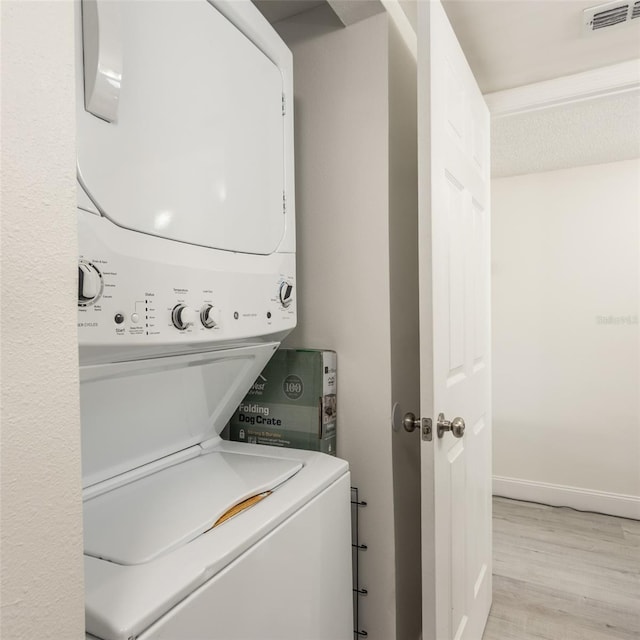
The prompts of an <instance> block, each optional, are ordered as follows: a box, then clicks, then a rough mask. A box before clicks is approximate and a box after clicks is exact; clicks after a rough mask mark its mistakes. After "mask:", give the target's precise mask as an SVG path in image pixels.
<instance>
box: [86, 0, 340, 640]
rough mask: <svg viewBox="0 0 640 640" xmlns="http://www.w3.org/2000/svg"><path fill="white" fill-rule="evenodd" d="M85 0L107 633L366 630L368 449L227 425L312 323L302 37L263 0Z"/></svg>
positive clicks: (89, 402) (98, 515)
mask: <svg viewBox="0 0 640 640" xmlns="http://www.w3.org/2000/svg"><path fill="white" fill-rule="evenodd" d="M76 6H77V16H76V18H77V20H76V45H77V46H76V49H77V73H78V76H77V86H78V98H77V103H78V104H77V133H78V229H79V247H80V261H79V266H78V278H79V284H78V334H79V346H80V349H79V352H80V380H81V386H80V396H81V418H82V462H83V487H84V494H83V497H84V538H85V599H86V604H85V610H86V631H87V637H88V638H99V639H101V640H131V639H133V638H140V639H141V640H151V639H153V640H160V639H163V640H164V639H166V640H170V639H171V640H270V639H273V640H287V639H291V640H293V639H294V638H296V639H305V640H312V639H317V640H343V639H344V640H347V639H350V638H351V637H352V634H353V624H352V585H351V536H350V491H349V484H350V482H349V470H348V465H347V463H346V462H344V461H342V460H339V459H336V458H333V457H330V456H326V455H324V454H320V453H315V452H308V451H298V450H293V449H281V448H276V447H265V446H259V445H248V444H241V443H232V442H224V441H222V440H221V438H220V435H219V434H220V432H221V431H222V429H223V427H224V426H225V424H226V423H227V421H228V419H229V418H230V416H231V415H232V413H233V412H234V410H235V408H236V407H237V405H238V404H239V402H240V401H241V400H242V398H243V397H244V395H245V393H246V392H247V391H248V389H249V388H250V386H251V384H252V383H253V382H254V380H255V379H256V377H257V376H258V374H259V373H260V371H261V370H262V368H263V367H264V365H265V364H266V362H267V361H268V360H269V358H270V357H271V355H272V354H273V352H274V351H275V349H276V348H277V347H278V345H279V343H280V342H281V340H282V339H283V338H284V337H285V336H286V335H287V333H288V332H289V331H291V329H292V328H293V327H294V326H295V323H296V305H295V290H296V289H295V284H296V282H295V224H294V222H295V215H294V206H293V203H294V190H293V119H292V107H293V90H292V60H291V54H290V52H289V51H288V49H287V48H286V46H285V45H284V44H283V43H282V41H281V40H280V39H279V37H278V36H277V34H276V33H275V32H274V31H273V29H272V28H271V26H270V25H269V24H268V23H267V22H266V20H265V19H264V18H263V17H262V16H261V14H260V13H259V12H258V11H257V9H256V8H255V7H254V6H253V5H252V4H251V3H250V2H245V1H244V0H231V1H222V0H220V1H218V0H209V1H207V0H168V1H147V2H140V1H136V0H124V1H113V0H82V2H81V3H77V5H76Z"/></svg>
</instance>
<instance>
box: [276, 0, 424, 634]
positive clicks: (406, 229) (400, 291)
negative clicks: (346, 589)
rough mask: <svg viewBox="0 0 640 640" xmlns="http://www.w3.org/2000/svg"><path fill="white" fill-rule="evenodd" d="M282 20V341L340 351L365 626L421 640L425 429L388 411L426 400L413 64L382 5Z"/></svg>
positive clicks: (344, 450)
mask: <svg viewBox="0 0 640 640" xmlns="http://www.w3.org/2000/svg"><path fill="white" fill-rule="evenodd" d="M276 28H277V29H278V31H279V33H280V34H281V36H282V37H283V38H284V40H285V42H287V44H288V45H289V47H290V48H291V50H292V52H293V60H294V91H295V119H296V172H297V174H296V205H297V239H298V291H299V293H298V296H299V298H298V303H299V304H298V311H299V315H298V328H297V329H296V331H295V332H294V333H293V334H292V335H291V336H290V338H289V339H288V340H287V343H286V346H294V347H317V348H330V349H335V350H336V351H337V353H338V455H339V456H341V457H343V458H345V459H347V460H348V461H349V463H350V467H351V472H352V484H353V485H354V486H357V487H358V488H359V489H360V491H361V496H362V498H363V499H364V500H366V501H367V503H368V506H367V507H366V508H364V509H362V510H361V511H360V531H361V541H362V542H363V543H365V544H366V545H367V546H368V550H367V551H366V552H363V553H362V554H361V565H360V566H361V572H360V583H361V585H362V586H363V587H365V588H367V589H368V591H369V595H367V596H366V597H364V598H361V600H360V605H361V622H360V628H362V629H365V630H366V631H367V632H368V634H369V638H371V640H393V639H394V638H396V637H397V638H402V640H417V638H418V637H419V635H420V620H421V615H420V614H421V610H420V555H419V545H420V529H419V526H420V523H419V513H420V511H419V509H420V494H419V449H418V448H419V437H418V434H412V435H413V437H411V435H410V434H407V433H404V432H403V433H396V434H393V433H392V430H391V420H390V414H391V405H392V403H393V401H394V400H399V401H401V402H403V404H404V405H405V406H406V410H407V411H408V410H411V408H413V409H414V410H417V406H418V397H417V395H418V392H417V382H416V381H417V379H418V362H417V353H418V350H417V341H418V336H417V333H418V327H417V311H416V309H415V304H416V300H417V296H415V295H414V294H415V291H414V289H417V283H416V278H417V271H416V270H415V268H413V271H412V272H411V273H410V274H409V276H408V277H404V274H406V272H407V271H408V270H411V269H412V266H413V267H415V263H416V260H417V234H416V233H415V227H416V225H417V202H416V199H417V187H416V183H417V178H416V167H415V165H416V162H417V153H416V152H415V118H416V116H415V108H416V107H415V66H411V65H410V59H409V58H408V57H407V52H406V50H405V49H403V45H402V43H401V42H400V41H399V36H398V35H397V33H395V31H393V30H391V31H390V29H391V25H390V21H389V18H388V16H387V14H386V13H382V14H378V15H376V16H373V17H371V18H367V19H365V20H363V21H362V22H358V23H356V24H353V25H351V26H349V27H347V28H343V27H342V26H341V25H340V24H339V23H338V22H337V20H336V18H335V16H333V15H332V12H331V11H330V10H329V8H328V7H321V8H319V9H316V10H314V11H311V12H307V13H304V14H301V15H299V16H294V17H292V18H290V19H289V20H287V21H284V22H280V23H278V24H277V25H276ZM407 65H408V66H407ZM412 84H413V87H412ZM412 110H413V113H412ZM412 117H413V122H412V121H411V118H412ZM412 128H413V129H412ZM412 130H413V132H414V135H413V140H411V139H410V138H411V132H412ZM407 137H409V142H408V144H406V143H407ZM403 145H405V153H406V155H407V157H406V158H401V160H402V162H400V163H396V162H395V161H394V159H395V160H397V159H398V158H399V156H401V155H402V154H401V151H400V148H401V147H402V146H403ZM412 147H413V149H414V152H413V155H412V156H411V148H412ZM393 225H396V226H395V227H393ZM392 227H393V229H392ZM392 282H393V284H394V286H393V288H392ZM407 300H408V302H407ZM396 306H397V309H396ZM394 309H395V310H396V311H397V312H396V313H394V312H393V310H394ZM412 313H414V314H415V316H416V317H412ZM411 346H413V351H411ZM407 352H408V356H407V358H406V360H404V362H403V356H405V355H406V354H407ZM396 374H397V375H396ZM394 394H395V395H394ZM396 396H397V397H396ZM408 405H411V406H408ZM396 536H400V538H399V539H396Z"/></svg>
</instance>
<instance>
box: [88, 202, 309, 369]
mask: <svg viewBox="0 0 640 640" xmlns="http://www.w3.org/2000/svg"><path fill="white" fill-rule="evenodd" d="M79 218H80V221H79V230H80V246H81V248H82V253H81V255H80V259H79V262H78V333H79V342H80V355H81V361H83V362H84V363H88V362H96V363H98V362H104V361H113V359H114V354H117V355H116V358H119V359H132V358H135V357H139V356H142V355H156V354H160V353H176V352H179V351H185V350H193V349H194V348H196V349H202V348H203V346H204V345H203V343H217V342H219V343H239V342H243V341H246V339H249V338H254V339H260V338H261V337H263V336H264V337H269V339H273V336H274V335H276V337H277V336H280V338H281V337H283V336H284V335H285V334H286V333H287V332H289V331H290V330H291V329H292V328H293V327H295V323H296V305H295V272H294V269H295V255H294V254H289V253H274V254H271V255H267V256H262V255H253V254H240V253H233V252H227V251H217V250H212V249H210V248H205V247H198V246H194V245H190V244H184V243H179V242H173V241H169V240H166V239H164V238H158V237H155V236H150V235H146V234H141V233H135V232H131V231H129V230H125V229H122V228H120V227H118V226H116V225H114V224H113V223H111V222H110V221H109V220H107V219H105V218H102V217H99V216H96V215H92V214H89V213H87V212H83V211H81V212H80V215H79ZM114 347H116V350H115V351H114ZM118 347H121V348H118ZM205 348H206V347H205Z"/></svg>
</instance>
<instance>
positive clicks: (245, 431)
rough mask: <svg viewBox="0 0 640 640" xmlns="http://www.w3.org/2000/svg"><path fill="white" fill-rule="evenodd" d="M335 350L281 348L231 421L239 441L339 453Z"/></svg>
mask: <svg viewBox="0 0 640 640" xmlns="http://www.w3.org/2000/svg"><path fill="white" fill-rule="evenodd" d="M336 367H337V357H336V353H335V351H319V350H312V349H278V351H276V352H275V353H274V355H273V357H272V358H271V360H270V361H269V363H268V364H267V366H266V367H265V368H264V370H263V371H262V373H261V374H260V375H259V376H258V378H257V380H256V381H255V382H254V383H253V386H252V387H251V389H250V390H249V392H248V393H247V395H246V396H245V398H244V400H243V401H242V402H241V403H240V406H239V407H238V409H237V410H236V412H235V413H234V414H233V416H232V418H231V420H230V421H229V427H228V437H229V439H230V440H235V441H237V442H249V443H254V444H268V445H272V446H280V447H292V448H295V449H310V450H313V451H322V452H323V453H329V454H331V455H336V420H337V415H336V409H337V404H336V390H337V378H336Z"/></svg>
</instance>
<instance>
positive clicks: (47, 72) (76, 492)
mask: <svg viewBox="0 0 640 640" xmlns="http://www.w3.org/2000/svg"><path fill="white" fill-rule="evenodd" d="M1 28H2V131H1V135H2V195H1V204H2V282H1V289H2V304H1V306H0V310H1V314H2V315H1V317H0V327H1V330H2V434H1V435H2V449H1V491H2V530H1V543H2V547H1V551H2V557H1V562H2V577H1V581H2V583H1V588H2V591H1V598H2V619H1V627H0V635H1V636H2V638H3V639H4V640H13V639H18V638H20V639H22V638H36V637H37V638H41V639H45V638H51V639H52V640H54V639H55V640H61V639H64V640H72V639H73V638H78V639H80V638H82V637H84V633H83V629H84V609H83V593H82V589H83V583H82V523H81V515H82V506H81V494H80V423H79V409H78V384H77V356H76V350H77V347H76V310H75V297H76V291H75V289H76V286H77V285H76V214H75V187H74V179H75V100H74V71H73V66H74V51H73V47H74V37H73V3H71V2H17V1H16V2H11V1H3V2H2V26H1Z"/></svg>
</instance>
